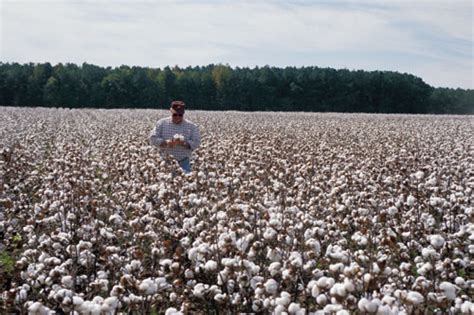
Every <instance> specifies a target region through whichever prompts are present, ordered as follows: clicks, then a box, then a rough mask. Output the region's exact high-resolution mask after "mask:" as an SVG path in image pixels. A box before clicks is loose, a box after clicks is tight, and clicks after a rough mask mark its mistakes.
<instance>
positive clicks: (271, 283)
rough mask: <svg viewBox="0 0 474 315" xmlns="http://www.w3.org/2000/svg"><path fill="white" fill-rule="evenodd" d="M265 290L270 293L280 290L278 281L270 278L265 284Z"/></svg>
mask: <svg viewBox="0 0 474 315" xmlns="http://www.w3.org/2000/svg"><path fill="white" fill-rule="evenodd" d="M264 286H265V290H266V291H267V293H268V294H272V295H273V294H275V293H276V292H277V290H278V282H276V281H275V280H274V279H268V280H267V281H266V282H265V284H264Z"/></svg>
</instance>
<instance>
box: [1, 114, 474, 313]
mask: <svg viewBox="0 0 474 315" xmlns="http://www.w3.org/2000/svg"><path fill="white" fill-rule="evenodd" d="M0 114H1V115H0V134H1V137H0V150H1V158H0V163H1V173H0V180H1V185H0V236H1V237H0V266H1V270H0V292H1V297H0V313H2V314H4V313H7V314H8V313H21V314H27V313H29V314H65V313H66V314H191V313H192V314H196V313H201V314H208V313H212V314H227V313H229V314H235V313H239V312H243V313H274V314H284V313H287V314H337V315H343V314H425V313H428V314H433V313H434V314H474V301H473V296H474V223H473V222H474V206H473V200H474V199H473V191H472V190H473V188H474V160H473V159H474V142H473V137H472V136H473V135H474V120H473V117H472V116H406V115H369V114H332V113H325V114H318V113H240V112H204V111H188V112H187V113H186V118H188V119H190V120H191V121H193V122H195V123H197V124H198V125H199V127H200V131H201V135H202V145H201V147H200V148H199V149H198V150H197V151H196V152H195V154H194V160H193V161H192V163H191V165H192V168H193V171H192V172H191V173H190V174H184V173H183V172H182V171H181V170H180V168H179V167H178V166H177V164H176V163H175V162H172V161H166V160H161V159H160V155H159V152H158V149H157V148H155V147H152V146H150V145H149V143H148V134H149V133H150V131H151V129H152V128H153V127H154V124H155V121H156V120H157V119H159V118H162V117H165V116H167V115H169V112H168V111H163V110H92V109H76V110H69V109H45V108H43V109H40V108H38V109H33V108H8V107H3V108H0Z"/></svg>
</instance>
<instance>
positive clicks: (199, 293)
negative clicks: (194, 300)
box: [193, 283, 209, 298]
mask: <svg viewBox="0 0 474 315" xmlns="http://www.w3.org/2000/svg"><path fill="white" fill-rule="evenodd" d="M208 287H209V286H208V285H205V284H203V283H198V284H196V285H195V286H194V288H193V295H194V296H195V297H198V298H202V297H203V296H204V293H205V292H206V291H207V289H208Z"/></svg>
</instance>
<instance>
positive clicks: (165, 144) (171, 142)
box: [161, 139, 191, 149]
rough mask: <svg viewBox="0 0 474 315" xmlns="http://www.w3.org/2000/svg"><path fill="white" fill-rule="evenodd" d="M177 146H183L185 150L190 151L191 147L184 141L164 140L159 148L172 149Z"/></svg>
mask: <svg viewBox="0 0 474 315" xmlns="http://www.w3.org/2000/svg"><path fill="white" fill-rule="evenodd" d="M177 145H180V146H183V147H185V148H188V149H190V148H191V146H190V145H189V143H187V142H186V141H182V140H179V139H169V140H165V141H163V142H162V143H161V146H162V147H170V148H173V147H175V146H177Z"/></svg>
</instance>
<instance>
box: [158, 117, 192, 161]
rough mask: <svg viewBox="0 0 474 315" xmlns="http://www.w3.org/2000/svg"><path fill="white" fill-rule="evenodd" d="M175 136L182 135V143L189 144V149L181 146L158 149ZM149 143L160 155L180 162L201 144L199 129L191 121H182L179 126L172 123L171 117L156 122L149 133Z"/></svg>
mask: <svg viewBox="0 0 474 315" xmlns="http://www.w3.org/2000/svg"><path fill="white" fill-rule="evenodd" d="M175 135H182V136H183V137H184V141H185V142H186V143H188V144H189V146H190V147H191V148H190V149H188V148H185V147H183V146H174V147H172V148H171V147H160V144H161V143H162V142H163V141H165V140H169V139H173V137H174V136H175ZM150 143H151V144H152V145H155V146H157V147H159V148H160V152H161V155H162V156H163V155H165V156H166V155H171V156H173V157H174V158H175V159H176V160H178V161H181V160H183V159H185V158H189V157H191V153H192V151H194V150H195V149H197V147H199V145H200V144H201V135H200V134H199V128H198V127H197V126H196V125H195V124H194V123H193V122H191V121H189V120H186V119H183V121H182V122H181V123H179V124H175V123H173V121H172V119H171V117H167V118H162V119H160V120H158V122H157V123H156V126H155V128H154V129H153V130H152V131H151V133H150Z"/></svg>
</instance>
